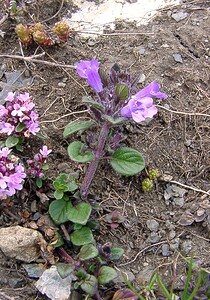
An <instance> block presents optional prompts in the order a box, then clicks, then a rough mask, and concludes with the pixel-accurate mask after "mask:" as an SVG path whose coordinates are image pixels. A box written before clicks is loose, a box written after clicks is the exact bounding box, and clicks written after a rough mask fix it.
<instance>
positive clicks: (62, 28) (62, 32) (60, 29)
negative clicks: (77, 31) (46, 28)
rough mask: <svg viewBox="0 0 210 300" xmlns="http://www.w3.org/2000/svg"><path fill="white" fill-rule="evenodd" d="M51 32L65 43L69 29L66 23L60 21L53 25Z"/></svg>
mask: <svg viewBox="0 0 210 300" xmlns="http://www.w3.org/2000/svg"><path fill="white" fill-rule="evenodd" d="M52 31H53V33H55V34H56V35H57V36H58V37H59V39H61V40H62V41H67V39H68V38H69V34H70V27H69V25H68V23H67V22H66V21H64V20H61V21H60V22H57V23H56V24H55V26H54V27H53V29H52Z"/></svg>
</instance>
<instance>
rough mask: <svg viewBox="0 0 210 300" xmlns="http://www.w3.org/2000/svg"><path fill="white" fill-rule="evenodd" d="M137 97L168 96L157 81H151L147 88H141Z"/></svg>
mask: <svg viewBox="0 0 210 300" xmlns="http://www.w3.org/2000/svg"><path fill="white" fill-rule="evenodd" d="M135 97H136V98H138V99H139V98H144V97H157V98H167V95H166V94H164V93H161V92H160V86H159V84H158V83H157V82H156V81H153V82H151V83H150V84H148V85H147V86H146V87H145V88H143V89H142V90H140V91H139V92H138V93H137V94H136V95H135Z"/></svg>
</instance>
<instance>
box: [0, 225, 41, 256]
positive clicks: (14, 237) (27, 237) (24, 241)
mask: <svg viewBox="0 0 210 300" xmlns="http://www.w3.org/2000/svg"><path fill="white" fill-rule="evenodd" d="M40 241H43V242H45V240H44V239H43V237H42V235H41V233H40V232H38V231H36V230H33V229H29V228H24V227H21V226H12V227H7V228H1V229H0V249H1V251H2V252H3V253H4V255H6V256H7V257H9V258H16V259H19V260H22V261H25V262H32V261H34V260H36V259H37V258H38V257H39V256H40V248H39V242H40Z"/></svg>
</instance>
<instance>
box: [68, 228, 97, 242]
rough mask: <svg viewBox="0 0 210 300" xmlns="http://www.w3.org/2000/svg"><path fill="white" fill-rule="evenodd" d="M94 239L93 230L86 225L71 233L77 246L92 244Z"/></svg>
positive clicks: (72, 239)
mask: <svg viewBox="0 0 210 300" xmlns="http://www.w3.org/2000/svg"><path fill="white" fill-rule="evenodd" d="M93 240H94V238H93V235H92V232H91V230H90V228H88V227H86V226H84V227H82V228H81V229H79V230H75V231H74V232H73V233H72V234H71V241H72V244H74V245H75V246H83V245H86V244H90V243H91V242H92V241H93Z"/></svg>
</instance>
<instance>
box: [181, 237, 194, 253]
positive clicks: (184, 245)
mask: <svg viewBox="0 0 210 300" xmlns="http://www.w3.org/2000/svg"><path fill="white" fill-rule="evenodd" d="M181 250H182V252H183V254H184V255H187V254H189V253H190V251H191V250H192V241H190V240H187V241H184V242H183V243H182V244H181Z"/></svg>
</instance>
